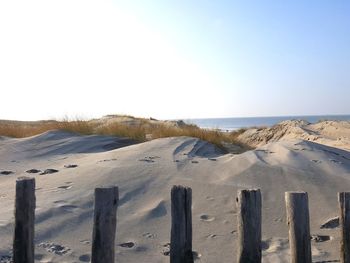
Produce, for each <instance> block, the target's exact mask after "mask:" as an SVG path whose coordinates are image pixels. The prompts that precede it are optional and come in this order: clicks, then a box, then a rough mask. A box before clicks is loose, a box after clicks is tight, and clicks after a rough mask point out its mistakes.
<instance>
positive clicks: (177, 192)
mask: <svg viewBox="0 0 350 263" xmlns="http://www.w3.org/2000/svg"><path fill="white" fill-rule="evenodd" d="M191 206H192V190H191V188H188V187H183V186H174V187H173V188H172V189H171V241H170V263H193V254H192V212H191V210H192V209H191Z"/></svg>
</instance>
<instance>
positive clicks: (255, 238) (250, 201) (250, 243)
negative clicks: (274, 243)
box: [237, 189, 261, 263]
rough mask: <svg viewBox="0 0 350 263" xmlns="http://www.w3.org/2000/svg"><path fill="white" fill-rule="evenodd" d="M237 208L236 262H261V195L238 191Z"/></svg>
mask: <svg viewBox="0 0 350 263" xmlns="http://www.w3.org/2000/svg"><path fill="white" fill-rule="evenodd" d="M237 196H238V197H237V208H238V242H239V244H238V262H239V263H256V262H261V193H260V190H259V189H258V190H240V191H238V195H237Z"/></svg>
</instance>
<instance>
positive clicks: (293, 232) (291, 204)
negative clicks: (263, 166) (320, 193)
mask: <svg viewBox="0 0 350 263" xmlns="http://www.w3.org/2000/svg"><path fill="white" fill-rule="evenodd" d="M285 201H286V209H287V222H288V225H289V245H290V256H291V263H311V262H312V256H311V236H310V219H309V202H308V195H307V193H306V192H286V193H285Z"/></svg>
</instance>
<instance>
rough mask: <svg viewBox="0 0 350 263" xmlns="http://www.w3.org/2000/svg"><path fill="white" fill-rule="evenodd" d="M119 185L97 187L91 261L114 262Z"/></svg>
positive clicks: (92, 262) (97, 262)
mask: <svg viewBox="0 0 350 263" xmlns="http://www.w3.org/2000/svg"><path fill="white" fill-rule="evenodd" d="M118 201H119V195H118V187H117V186H115V187H109V188H96V189H95V204H94V226H93V233H92V251H91V263H114V257H115V249H114V247H115V244H114V242H115V232H116V226H117V207H118Z"/></svg>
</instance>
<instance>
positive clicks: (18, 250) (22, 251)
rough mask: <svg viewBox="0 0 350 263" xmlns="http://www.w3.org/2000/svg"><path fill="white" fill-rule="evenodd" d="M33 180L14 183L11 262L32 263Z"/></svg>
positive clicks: (20, 179)
mask: <svg viewBox="0 0 350 263" xmlns="http://www.w3.org/2000/svg"><path fill="white" fill-rule="evenodd" d="M34 221H35V179H34V178H28V177H20V178H18V179H17V181H16V203H15V234H14V239H13V262H14V263H34Z"/></svg>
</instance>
